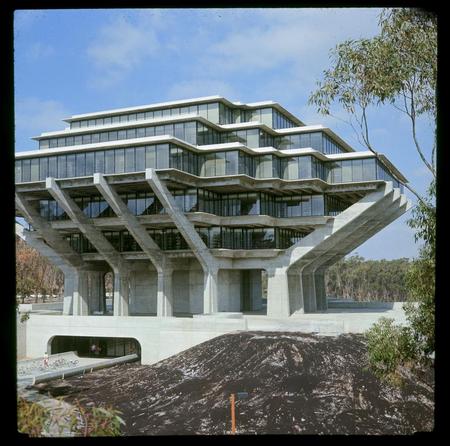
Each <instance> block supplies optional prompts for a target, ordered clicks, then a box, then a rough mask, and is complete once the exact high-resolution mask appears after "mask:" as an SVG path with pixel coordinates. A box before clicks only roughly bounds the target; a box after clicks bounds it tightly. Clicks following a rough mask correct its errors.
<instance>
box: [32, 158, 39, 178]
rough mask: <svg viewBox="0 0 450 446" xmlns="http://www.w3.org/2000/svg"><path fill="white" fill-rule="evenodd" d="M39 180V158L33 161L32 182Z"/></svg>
mask: <svg viewBox="0 0 450 446" xmlns="http://www.w3.org/2000/svg"><path fill="white" fill-rule="evenodd" d="M38 180H39V158H32V159H31V181H38Z"/></svg>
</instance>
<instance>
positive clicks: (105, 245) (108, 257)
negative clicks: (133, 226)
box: [45, 177, 129, 273]
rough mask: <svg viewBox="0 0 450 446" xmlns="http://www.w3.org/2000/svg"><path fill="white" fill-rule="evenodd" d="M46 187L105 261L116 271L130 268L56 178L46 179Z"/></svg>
mask: <svg viewBox="0 0 450 446" xmlns="http://www.w3.org/2000/svg"><path fill="white" fill-rule="evenodd" d="M45 184H46V188H47V190H48V191H49V192H50V194H51V196H52V197H53V198H54V199H55V200H56V201H57V202H58V204H59V205H60V206H61V207H62V208H63V209H64V211H65V212H66V214H67V215H68V216H69V218H70V219H71V220H72V221H73V222H74V223H75V224H76V225H77V227H78V229H79V230H80V231H81V232H82V233H83V234H84V236H85V237H86V238H87V239H88V240H89V241H90V242H91V243H92V245H93V246H94V247H95V248H96V249H97V251H98V252H99V254H101V255H102V256H103V258H104V259H105V261H106V262H107V263H108V264H109V265H110V266H111V268H112V270H113V271H114V273H116V272H117V273H118V272H119V271H121V272H122V273H124V272H125V271H128V270H129V266H128V264H127V262H126V260H125V259H123V257H122V256H121V254H120V253H119V252H118V251H116V249H115V248H114V247H113V246H112V245H111V243H110V242H109V241H108V240H107V239H106V237H105V236H104V235H103V234H102V232H101V231H100V230H99V229H98V228H96V227H95V225H94V224H93V222H92V220H91V219H90V218H88V217H87V216H86V215H85V214H84V213H83V211H82V210H81V209H80V208H79V207H78V205H77V204H76V203H75V201H74V200H73V199H72V197H71V196H70V195H69V194H68V193H67V192H66V191H64V190H63V189H61V188H60V187H59V186H58V184H57V183H56V180H55V179H54V178H51V177H48V178H47V179H46V182H45Z"/></svg>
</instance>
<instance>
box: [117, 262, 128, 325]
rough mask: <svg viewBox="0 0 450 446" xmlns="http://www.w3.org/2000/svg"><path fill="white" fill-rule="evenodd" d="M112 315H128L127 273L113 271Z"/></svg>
mask: <svg viewBox="0 0 450 446" xmlns="http://www.w3.org/2000/svg"><path fill="white" fill-rule="evenodd" d="M113 295H114V309H113V310H114V316H128V315H129V297H130V281H129V277H128V275H125V274H120V273H119V272H116V271H114V293H113Z"/></svg>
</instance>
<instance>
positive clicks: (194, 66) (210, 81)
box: [14, 8, 432, 259]
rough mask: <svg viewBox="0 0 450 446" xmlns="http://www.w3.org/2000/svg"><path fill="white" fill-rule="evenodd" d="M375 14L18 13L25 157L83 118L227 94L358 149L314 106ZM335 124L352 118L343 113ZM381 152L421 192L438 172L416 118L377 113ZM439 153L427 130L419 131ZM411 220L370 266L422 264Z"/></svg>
mask: <svg viewBox="0 0 450 446" xmlns="http://www.w3.org/2000/svg"><path fill="white" fill-rule="evenodd" d="M380 11H381V10H380V9H377V8H362V9H359V8H358V9H357V8H330V9H323V8H312V9H303V8H300V9H285V8H281V9H268V8H267V9H167V10H161V9H134V10H132V9H109V10H101V9H100V10H89V9H84V10H83V9H82V10H45V11H17V12H16V13H15V32H14V35H15V53H14V54H15V113H16V151H22V150H32V149H37V143H36V141H32V140H31V139H30V138H31V137H32V136H36V135H39V134H40V133H41V132H44V131H54V130H60V129H64V128H65V127H66V123H64V122H62V119H63V118H65V117H68V116H70V115H73V114H78V113H87V112H93V111H97V110H106V109H110V108H120V107H129V106H135V105H143V104H151V103H154V102H164V101H169V100H176V99H187V98H195V97H200V96H210V95H216V94H217V95H222V96H225V97H227V98H228V99H230V100H232V101H241V102H256V101H263V100H273V101H277V102H280V103H281V105H283V106H284V107H285V108H287V109H288V110H289V111H291V112H292V113H293V114H294V115H296V116H298V117H299V118H300V119H301V120H302V121H303V122H305V123H306V124H323V125H326V126H328V127H330V128H331V129H332V130H334V131H335V132H336V133H338V134H339V135H340V136H341V137H342V138H343V139H344V140H345V141H347V142H348V143H349V144H350V145H351V146H353V147H354V148H355V149H356V150H364V148H363V147H362V146H360V145H359V144H358V142H357V140H356V137H355V134H354V132H353V130H352V129H351V127H350V126H349V125H347V124H345V123H343V122H342V121H340V120H339V119H335V118H331V117H326V118H325V117H323V116H320V115H317V114H316V113H315V110H314V109H313V107H310V106H308V105H307V100H308V97H309V95H310V94H311V92H312V91H313V90H314V88H315V85H316V81H317V80H319V79H320V78H321V74H322V71H323V70H325V69H327V68H328V67H329V65H330V61H329V51H330V49H332V48H333V47H334V46H335V45H336V44H338V43H340V42H342V41H344V40H346V39H358V38H361V37H371V36H373V35H375V34H376V33H377V31H378V15H379V13H380ZM336 114H337V116H339V117H341V118H345V115H344V114H343V113H342V112H340V111H338V113H336ZM370 123H371V138H372V143H373V146H374V147H375V148H376V149H377V150H378V151H379V152H381V153H384V154H385V155H386V156H387V157H388V158H389V159H390V160H391V161H392V162H393V163H394V164H395V165H396V166H397V168H398V169H399V170H400V171H401V172H402V173H403V174H404V175H405V176H406V177H407V178H408V179H409V181H410V182H411V183H412V184H413V185H414V186H415V188H416V189H417V190H418V191H420V192H423V191H424V190H425V189H426V186H427V184H428V183H429V180H430V176H429V175H428V173H427V171H426V169H425V167H424V166H423V164H421V162H420V160H419V157H418V155H417V154H416V152H415V149H414V147H413V141H412V138H411V132H410V124H409V121H408V119H407V118H406V117H405V116H404V115H402V114H400V113H399V112H397V111H396V110H395V109H394V108H392V107H390V106H386V107H383V108H378V109H374V110H372V112H371V114H370ZM419 135H420V139H421V142H422V143H423V145H424V146H425V147H426V148H427V149H426V150H425V152H426V153H430V150H429V149H430V148H431V142H432V132H431V128H430V126H429V123H427V122H426V121H424V122H420V123H419ZM409 215H410V212H408V213H406V214H405V215H404V216H402V217H401V218H399V219H398V220H396V221H395V222H394V223H392V224H391V225H389V226H388V227H387V228H385V229H384V230H383V231H381V232H379V233H378V234H377V235H376V236H374V237H373V238H372V239H370V240H369V241H367V242H366V243H365V244H363V245H361V246H360V247H359V248H358V249H357V250H356V251H357V252H358V253H359V254H360V255H362V256H364V257H366V258H370V259H381V258H386V259H393V258H399V257H414V256H416V255H417V248H418V245H417V244H416V243H415V242H414V238H413V232H412V231H411V229H409V227H408V226H407V225H406V220H407V219H408V217H409Z"/></svg>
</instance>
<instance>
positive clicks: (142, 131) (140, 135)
mask: <svg viewBox="0 0 450 446" xmlns="http://www.w3.org/2000/svg"><path fill="white" fill-rule="evenodd" d="M144 136H145V127H139V128H137V129H136V138H143V137H144Z"/></svg>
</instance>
